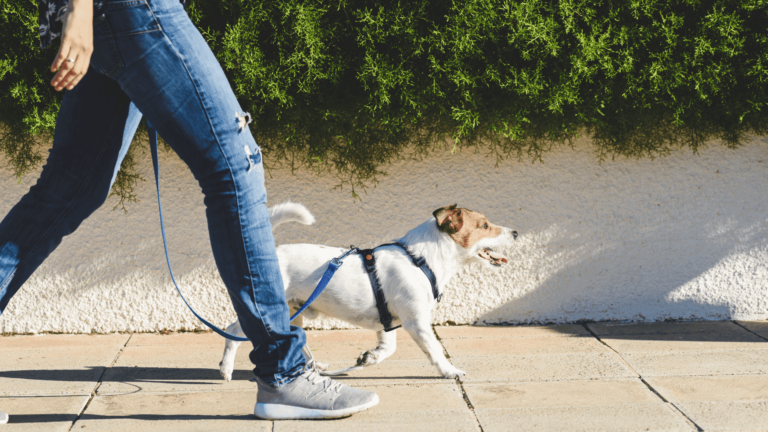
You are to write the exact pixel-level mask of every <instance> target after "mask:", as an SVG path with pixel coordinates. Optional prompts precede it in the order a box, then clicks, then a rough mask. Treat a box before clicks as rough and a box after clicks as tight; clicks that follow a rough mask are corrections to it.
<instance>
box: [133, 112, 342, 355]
mask: <svg viewBox="0 0 768 432" xmlns="http://www.w3.org/2000/svg"><path fill="white" fill-rule="evenodd" d="M147 128H148V129H149V149H150V151H151V153H152V168H153V169H154V171H155V186H156V187H157V208H158V210H159V211H160V231H161V232H162V233H163V247H164V248H165V261H166V262H167V263H168V271H169V272H170V273H171V280H172V281H173V285H174V286H175V287H176V291H178V293H179V296H180V297H181V299H182V300H183V301H184V304H185V305H187V307H188V308H189V310H190V311H191V312H192V315H194V316H196V317H197V319H199V320H200V321H202V322H203V324H205V325H206V326H208V328H210V329H211V330H213V331H214V332H216V333H218V334H219V336H222V337H224V338H227V339H229V340H233V341H238V342H247V341H248V338H244V337H239V336H235V335H232V334H229V333H227V332H225V331H224V330H222V329H220V328H218V327H216V326H215V325H213V324H211V323H210V322H208V320H206V319H205V318H203V317H201V316H200V315H198V314H197V312H195V310H194V309H192V306H190V305H189V303H188V302H187V299H185V298H184V294H182V293H181V290H180V289H179V284H177V283H176V278H175V277H174V276H173V269H171V258H170V257H169V256H168V241H167V240H166V238H165V223H164V222H163V205H162V204H161V203H160V174H159V169H158V158H157V130H156V129H155V128H154V127H152V125H151V124H149V122H147ZM354 250H355V247H354V246H352V248H351V249H350V250H349V251H347V252H346V253H345V254H343V255H341V256H340V257H338V258H334V259H332V260H331V262H330V263H328V268H327V269H326V270H325V273H324V274H323V277H322V278H320V282H319V283H318V284H317V288H315V290H314V291H313V292H312V295H310V296H309V298H308V299H307V301H306V302H304V304H303V305H302V306H301V308H300V309H299V310H298V311H297V312H296V313H295V314H293V315H292V316H291V321H293V320H294V319H296V317H297V316H299V314H301V313H302V312H304V310H305V309H306V308H308V307H309V305H310V304H312V302H313V301H315V299H317V297H318V296H320V293H322V292H323V290H324V289H325V287H326V286H328V282H330V281H331V278H332V277H333V274H334V273H336V270H338V269H339V267H341V265H342V264H343V261H341V260H342V259H343V258H344V257H346V256H347V255H349V254H350V253H351V252H352V251H354Z"/></svg>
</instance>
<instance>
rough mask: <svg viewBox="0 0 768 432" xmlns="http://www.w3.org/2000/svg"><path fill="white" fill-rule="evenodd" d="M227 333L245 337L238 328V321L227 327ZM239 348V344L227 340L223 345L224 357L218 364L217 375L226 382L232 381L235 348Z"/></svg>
mask: <svg viewBox="0 0 768 432" xmlns="http://www.w3.org/2000/svg"><path fill="white" fill-rule="evenodd" d="M227 333H230V334H234V335H235V336H241V337H245V333H243V329H242V328H240V321H239V320H238V321H235V322H233V323H232V324H230V325H229V327H227ZM239 346H240V342H236V341H233V340H229V339H227V341H226V343H225V345H224V356H223V357H222V358H221V361H220V362H219V373H221V377H222V378H224V379H225V380H227V381H232V372H233V371H234V370H235V354H237V348H238V347H239Z"/></svg>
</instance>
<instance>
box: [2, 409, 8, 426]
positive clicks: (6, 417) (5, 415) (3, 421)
mask: <svg viewBox="0 0 768 432" xmlns="http://www.w3.org/2000/svg"><path fill="white" fill-rule="evenodd" d="M6 423H8V414H6V413H4V412H3V411H0V424H6Z"/></svg>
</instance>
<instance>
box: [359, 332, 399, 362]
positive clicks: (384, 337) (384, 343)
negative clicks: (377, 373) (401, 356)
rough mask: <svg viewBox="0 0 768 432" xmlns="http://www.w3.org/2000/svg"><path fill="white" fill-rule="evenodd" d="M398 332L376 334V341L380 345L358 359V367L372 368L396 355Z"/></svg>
mask: <svg viewBox="0 0 768 432" xmlns="http://www.w3.org/2000/svg"><path fill="white" fill-rule="evenodd" d="M396 331H397V330H392V331H390V332H385V331H384V330H379V331H377V332H376V339H378V340H379V344H378V345H377V346H376V348H374V349H370V350H368V351H366V352H364V353H362V354H360V357H358V358H357V366H370V365H375V364H377V363H381V362H382V361H384V359H386V358H387V357H389V356H391V355H392V354H394V352H395V349H397V334H396V333H395V332H396Z"/></svg>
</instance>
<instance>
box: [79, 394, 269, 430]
mask: <svg viewBox="0 0 768 432" xmlns="http://www.w3.org/2000/svg"><path fill="white" fill-rule="evenodd" d="M255 403H256V391H255V390H250V391H218V392H198V393H146V392H141V393H134V394H129V395H111V396H96V397H94V398H93V400H92V401H91V403H90V404H89V405H88V408H87V409H86V410H85V412H84V413H83V415H82V416H81V417H80V419H79V420H78V421H77V422H76V423H75V424H74V426H73V427H72V430H73V431H88V432H92V431H109V432H120V431H130V432H134V431H179V432H181V431H201V432H202V431H206V432H207V431H212V430H226V431H248V432H267V431H271V430H272V422H270V421H266V420H261V419H257V418H256V417H254V416H253V414H252V413H253V406H254V404H255Z"/></svg>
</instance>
